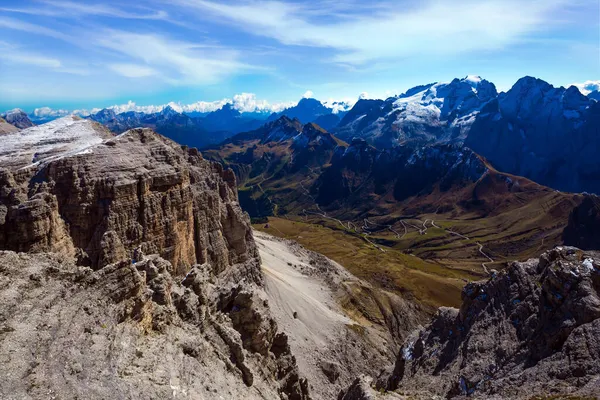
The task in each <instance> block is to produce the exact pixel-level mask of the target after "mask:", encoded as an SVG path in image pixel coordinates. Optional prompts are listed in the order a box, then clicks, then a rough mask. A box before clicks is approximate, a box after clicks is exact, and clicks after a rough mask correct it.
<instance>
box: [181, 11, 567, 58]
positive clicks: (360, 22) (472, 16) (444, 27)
mask: <svg viewBox="0 0 600 400" xmlns="http://www.w3.org/2000/svg"><path fill="white" fill-rule="evenodd" d="M174 1H175V3H177V4H179V5H182V6H187V7H196V8H197V9H199V11H200V12H201V13H202V14H201V15H206V14H209V15H212V16H213V21H214V22H222V21H224V22H226V23H229V24H232V25H235V26H236V27H240V28H241V29H245V30H246V31H248V32H250V33H252V34H257V35H261V36H266V37H270V38H273V39H275V40H278V41H279V42H281V43H283V44H286V45H303V46H313V47H329V48H334V49H336V50H337V54H335V55H334V57H333V61H336V62H340V63H348V64H361V63H365V62H367V61H371V60H381V59H399V58H403V57H411V56H419V55H435V56H438V57H439V56H443V55H454V54H459V53H462V52H468V51H489V50H495V49H500V48H503V47H505V46H507V45H509V44H512V43H514V42H516V41H518V40H519V39H520V38H521V37H523V36H524V35H525V34H527V33H530V32H532V31H536V30H538V29H542V28H545V23H546V22H547V19H548V14H549V13H550V12H551V11H553V10H555V9H556V8H557V7H558V6H560V5H562V4H566V0H545V1H538V0H534V1H526V2H524V1H521V0H490V1H485V2H482V1H475V0H457V1H429V2H423V3H419V6H411V7H408V6H402V5H397V4H393V3H392V2H379V3H377V4H376V5H377V7H374V12H371V13H368V12H363V13H351V10H347V11H346V14H345V15H344V14H342V15H341V17H340V16H339V15H338V17H337V18H315V15H316V16H321V17H322V16H327V15H328V13H329V12H330V11H331V10H330V8H331V7H330V4H329V2H325V3H323V4H324V5H323V6H322V8H321V9H319V8H318V7H319V6H315V5H314V4H313V5H310V6H307V5H300V4H298V3H285V2H282V1H272V0H258V1H249V0H246V1H243V2H241V3H240V2H237V3H236V4H225V3H221V2H215V1H209V0H193V1H192V0H174ZM324 21H327V22H324Z"/></svg>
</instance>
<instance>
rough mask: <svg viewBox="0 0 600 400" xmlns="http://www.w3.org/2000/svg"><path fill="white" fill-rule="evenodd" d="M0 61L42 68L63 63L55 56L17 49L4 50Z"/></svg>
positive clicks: (54, 66)
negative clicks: (18, 50)
mask: <svg viewBox="0 0 600 400" xmlns="http://www.w3.org/2000/svg"><path fill="white" fill-rule="evenodd" d="M0 61H4V62H6V61H8V62H10V63H14V64H25V65H33V66H36V67H42V68H60V67H61V65H62V64H61V62H60V61H59V60H57V59H55V58H49V57H44V56H40V55H37V54H30V53H20V52H17V51H11V52H4V53H3V54H2V59H1V60H0Z"/></svg>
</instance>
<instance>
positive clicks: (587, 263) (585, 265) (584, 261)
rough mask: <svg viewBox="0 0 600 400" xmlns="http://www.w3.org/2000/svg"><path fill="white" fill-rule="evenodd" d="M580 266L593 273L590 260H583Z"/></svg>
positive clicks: (592, 265)
mask: <svg viewBox="0 0 600 400" xmlns="http://www.w3.org/2000/svg"><path fill="white" fill-rule="evenodd" d="M581 265H583V266H584V267H586V268H587V269H588V271H594V263H593V261H592V259H591V258H586V259H585V260H583V263H582V264H581Z"/></svg>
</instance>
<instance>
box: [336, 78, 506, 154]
mask: <svg viewBox="0 0 600 400" xmlns="http://www.w3.org/2000/svg"><path fill="white" fill-rule="evenodd" d="M497 95H498V93H497V91H496V87H495V86H494V84H492V83H490V82H488V81H486V80H485V79H481V78H480V77H477V76H467V77H466V78H463V79H454V80H453V81H452V82H450V83H433V84H427V85H422V86H417V87H414V88H412V89H410V90H408V91H407V92H406V93H404V94H402V95H400V96H397V97H391V98H389V99H387V100H359V101H358V102H357V103H356V104H355V105H354V107H353V108H352V109H351V110H350V111H349V112H348V114H346V116H345V117H344V118H343V119H342V121H341V122H340V124H339V126H338V127H337V129H336V130H335V131H334V132H335V133H336V135H338V136H339V137H340V138H341V139H344V140H351V139H352V138H353V137H360V138H363V139H365V140H367V142H369V143H371V144H373V145H375V146H376V147H378V148H388V147H394V146H399V145H405V144H414V145H417V146H418V145H422V144H425V143H460V142H461V141H463V140H464V139H465V138H466V136H467V134H468V131H469V128H470V126H471V124H472V122H473V120H474V118H475V116H476V115H477V114H478V113H479V111H480V110H481V108H482V107H483V106H484V105H485V104H487V103H488V102H490V101H492V100H493V99H495V98H496V97H497Z"/></svg>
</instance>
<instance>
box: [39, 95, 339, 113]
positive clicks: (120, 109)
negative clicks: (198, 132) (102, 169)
mask: <svg viewBox="0 0 600 400" xmlns="http://www.w3.org/2000/svg"><path fill="white" fill-rule="evenodd" d="M225 104H232V105H233V108H235V109H236V110H238V111H240V112H242V113H251V112H262V113H273V112H280V111H283V110H284V109H286V108H289V107H292V106H294V105H296V103H293V102H281V103H273V104H271V103H269V102H268V101H267V100H259V99H257V98H256V95H255V94H254V93H240V94H236V95H234V96H233V99H227V98H226V99H221V100H216V101H197V102H195V103H191V104H181V103H175V102H170V103H167V104H161V105H148V106H140V105H137V104H136V103H135V102H133V101H131V100H130V101H128V102H127V103H125V104H115V105H113V106H109V107H106V108H108V109H111V110H113V111H114V112H115V113H117V114H121V113H124V112H129V111H136V112H143V113H146V114H152V113H157V112H160V111H162V110H163V109H164V108H165V107H167V106H169V107H171V108H172V109H174V110H175V111H177V112H180V113H183V112H186V113H190V112H201V113H209V112H212V111H216V110H219V109H220V108H222V107H223V106H224V105H225ZM330 108H333V107H330ZM100 110H101V109H100V108H92V109H90V110H87V109H80V110H73V111H69V110H55V109H52V108H50V107H40V108H36V109H35V110H34V111H33V116H34V117H37V118H50V117H55V118H58V117H63V116H65V115H70V114H77V115H81V116H87V115H90V114H95V113H97V112H98V111H100Z"/></svg>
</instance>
